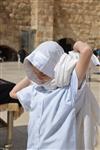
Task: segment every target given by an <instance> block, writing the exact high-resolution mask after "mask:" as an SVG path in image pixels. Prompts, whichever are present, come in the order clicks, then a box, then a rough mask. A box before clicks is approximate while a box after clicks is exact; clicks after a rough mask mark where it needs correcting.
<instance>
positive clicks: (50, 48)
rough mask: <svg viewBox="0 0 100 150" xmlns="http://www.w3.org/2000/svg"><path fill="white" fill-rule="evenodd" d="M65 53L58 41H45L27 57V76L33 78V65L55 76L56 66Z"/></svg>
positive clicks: (52, 76)
mask: <svg viewBox="0 0 100 150" xmlns="http://www.w3.org/2000/svg"><path fill="white" fill-rule="evenodd" d="M63 53H64V50H63V48H62V47H61V46H60V45H59V44H58V43H57V42H54V41H46V42H43V43H42V44H40V45H39V46H38V47H37V48H36V49H35V50H34V51H33V52H32V53H31V54H30V55H28V56H27V57H26V58H25V61H24V66H25V70H26V73H27V76H28V77H29V78H30V79H32V76H33V71H32V70H33V69H32V65H34V66H35V67H36V68H37V69H39V70H40V71H41V72H43V73H44V74H46V75H48V76H49V77H51V78H54V67H55V65H56V64H57V62H58V61H59V59H60V57H61V56H62V54H63ZM31 64H32V65H31Z"/></svg>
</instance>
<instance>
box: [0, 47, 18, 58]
mask: <svg viewBox="0 0 100 150" xmlns="http://www.w3.org/2000/svg"><path fill="white" fill-rule="evenodd" d="M0 60H1V61H17V60H18V57H17V52H16V51H15V50H14V49H12V48H10V47H8V46H5V45H0Z"/></svg>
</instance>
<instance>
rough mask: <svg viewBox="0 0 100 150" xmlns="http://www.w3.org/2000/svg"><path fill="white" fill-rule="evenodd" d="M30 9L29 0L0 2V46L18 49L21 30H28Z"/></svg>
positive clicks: (5, 0) (4, 0)
mask: <svg viewBox="0 0 100 150" xmlns="http://www.w3.org/2000/svg"><path fill="white" fill-rule="evenodd" d="M30 25H31V9H30V1H29V0H10V1H9V0H1V1H0V45H7V46H9V47H11V48H13V49H15V50H18V49H19V48H20V36H21V30H24V29H26V28H30Z"/></svg>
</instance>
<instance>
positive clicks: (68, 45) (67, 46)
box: [57, 38, 75, 53]
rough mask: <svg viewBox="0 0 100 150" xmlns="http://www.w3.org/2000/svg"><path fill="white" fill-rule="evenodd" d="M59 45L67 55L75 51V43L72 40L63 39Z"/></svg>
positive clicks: (58, 41)
mask: <svg viewBox="0 0 100 150" xmlns="http://www.w3.org/2000/svg"><path fill="white" fill-rule="evenodd" d="M57 43H58V44H59V45H60V46H61V47H62V48H63V49H64V51H65V52H66V53H68V52H69V51H72V50H73V45H74V43H75V41H74V40H73V39H71V38H62V39H59V40H57Z"/></svg>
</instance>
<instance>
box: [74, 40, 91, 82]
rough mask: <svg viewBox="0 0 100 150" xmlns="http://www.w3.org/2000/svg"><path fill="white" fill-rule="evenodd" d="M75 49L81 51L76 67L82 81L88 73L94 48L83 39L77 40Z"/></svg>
mask: <svg viewBox="0 0 100 150" xmlns="http://www.w3.org/2000/svg"><path fill="white" fill-rule="evenodd" d="M73 49H74V51H78V52H79V53H80V58H79V61H78V63H77V65H76V68H75V69H76V72H77V76H78V79H79V81H82V80H83V79H84V77H85V75H86V72H87V69H88V66H89V63H90V59H91V56H92V49H91V48H90V46H89V45H88V44H87V43H84V42H81V41H78V42H76V43H75V45H74V47H73Z"/></svg>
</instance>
